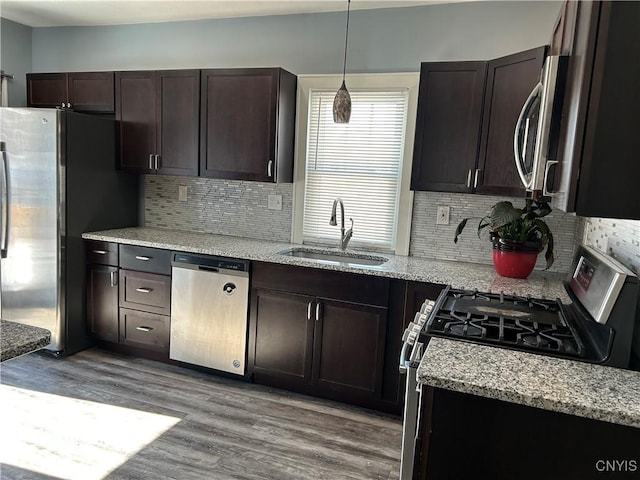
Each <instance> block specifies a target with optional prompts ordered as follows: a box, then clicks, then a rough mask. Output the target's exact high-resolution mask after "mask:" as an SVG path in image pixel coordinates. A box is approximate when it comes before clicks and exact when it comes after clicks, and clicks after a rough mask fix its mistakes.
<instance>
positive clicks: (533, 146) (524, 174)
mask: <svg viewBox="0 0 640 480" xmlns="http://www.w3.org/2000/svg"><path fill="white" fill-rule="evenodd" d="M568 59H569V57H568V56H566V55H552V56H548V57H547V58H546V60H545V62H544V66H543V68H542V74H541V78H540V81H539V82H538V84H537V85H536V86H535V87H534V88H533V90H532V92H531V94H530V95H529V97H528V98H527V101H526V102H525V103H524V106H523V107H522V111H521V112H520V116H519V117H518V122H517V123H516V129H515V132H514V135H513V151H514V155H515V162H516V167H517V169H518V174H519V175H520V180H522V184H523V185H524V187H525V189H526V190H527V192H533V193H535V194H536V195H542V196H551V193H550V192H549V189H548V188H547V185H549V184H550V183H551V181H552V179H551V178H550V175H549V173H550V170H551V167H552V166H554V165H557V163H558V160H557V151H558V137H559V133H560V119H561V116H562V100H563V94H564V86H565V81H566V74H567V65H568Z"/></svg>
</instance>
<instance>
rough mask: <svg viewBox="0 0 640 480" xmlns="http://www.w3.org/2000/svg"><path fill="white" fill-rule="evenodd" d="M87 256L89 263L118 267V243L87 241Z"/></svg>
mask: <svg viewBox="0 0 640 480" xmlns="http://www.w3.org/2000/svg"><path fill="white" fill-rule="evenodd" d="M85 255H86V257H85V258H86V262H87V263H95V264H98V265H111V266H113V267H117V266H118V244H117V243H112V242H101V241H99V240H85Z"/></svg>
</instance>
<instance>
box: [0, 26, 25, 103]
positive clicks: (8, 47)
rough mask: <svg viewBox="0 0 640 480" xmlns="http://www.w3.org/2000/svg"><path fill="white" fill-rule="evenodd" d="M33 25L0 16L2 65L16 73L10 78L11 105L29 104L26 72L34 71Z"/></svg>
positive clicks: (10, 71) (4, 68)
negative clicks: (32, 52)
mask: <svg viewBox="0 0 640 480" xmlns="http://www.w3.org/2000/svg"><path fill="white" fill-rule="evenodd" d="M31 31H32V29H31V27H26V26H24V25H21V24H19V23H15V22H12V21H10V20H7V19H6V18H0V67H1V69H2V70H4V71H5V72H6V73H10V74H13V75H15V78H14V79H13V80H11V79H10V80H8V87H7V88H8V90H9V106H11V107H24V106H25V105H26V104H27V94H26V81H25V74H26V73H28V72H31V71H32V68H33V67H32V65H31V51H32V50H31V47H32V43H31Z"/></svg>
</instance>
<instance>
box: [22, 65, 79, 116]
mask: <svg viewBox="0 0 640 480" xmlns="http://www.w3.org/2000/svg"><path fill="white" fill-rule="evenodd" d="M68 98H69V94H68V91H67V74H66V73H28V74H27V106H28V107H41V108H55V107H62V108H64V107H66V102H67V99H68Z"/></svg>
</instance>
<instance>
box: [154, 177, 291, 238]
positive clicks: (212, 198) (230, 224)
mask: <svg viewBox="0 0 640 480" xmlns="http://www.w3.org/2000/svg"><path fill="white" fill-rule="evenodd" d="M179 186H186V187H187V200H186V201H180V200H178V188H179ZM269 195H281V196H282V210H270V209H269V208H268V199H269ZM292 209H293V185H292V184H281V185H276V184H272V183H260V182H244V181H239V180H219V179H212V178H201V177H177V176H168V175H145V179H144V223H145V226H147V227H158V228H169V229H172V230H185V231H192V232H204V233H215V234H220V235H231V236H234V237H247V238H255V239H259V240H272V241H277V242H288V241H290V239H291V217H292V211H293V210H292Z"/></svg>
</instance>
